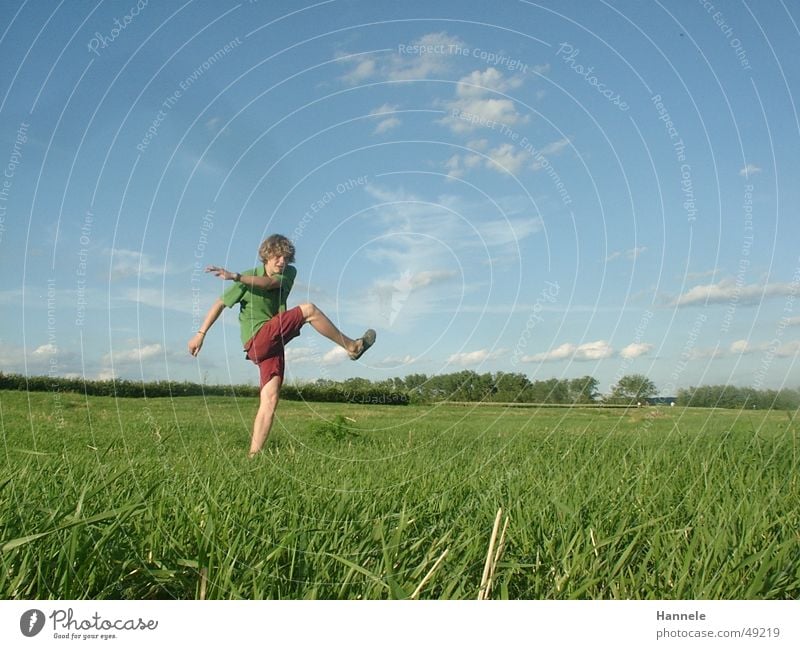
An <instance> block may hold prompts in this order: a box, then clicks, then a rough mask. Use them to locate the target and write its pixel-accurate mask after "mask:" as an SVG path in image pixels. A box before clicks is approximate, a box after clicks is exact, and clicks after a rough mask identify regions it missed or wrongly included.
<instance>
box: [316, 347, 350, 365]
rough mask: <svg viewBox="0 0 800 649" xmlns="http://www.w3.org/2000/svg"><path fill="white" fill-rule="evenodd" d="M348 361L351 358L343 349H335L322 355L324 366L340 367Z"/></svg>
mask: <svg viewBox="0 0 800 649" xmlns="http://www.w3.org/2000/svg"><path fill="white" fill-rule="evenodd" d="M347 360H350V357H349V356H348V355H347V352H346V351H345V350H344V348H342V347H334V348H332V349H331V350H330V351H327V352H325V353H324V354H323V355H322V364H323V365H339V364H340V363H343V362H344V361H347Z"/></svg>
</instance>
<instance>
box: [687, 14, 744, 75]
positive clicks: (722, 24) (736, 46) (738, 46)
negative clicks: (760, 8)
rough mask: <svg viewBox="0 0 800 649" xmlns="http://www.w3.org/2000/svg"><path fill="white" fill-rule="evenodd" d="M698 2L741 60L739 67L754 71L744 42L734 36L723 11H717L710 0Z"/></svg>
mask: <svg viewBox="0 0 800 649" xmlns="http://www.w3.org/2000/svg"><path fill="white" fill-rule="evenodd" d="M698 2H699V4H700V6H701V7H703V9H705V10H706V13H707V14H708V15H709V16H711V20H713V21H714V23H715V24H716V25H717V27H718V28H719V31H721V32H722V34H723V36H725V38H726V40H727V41H728V46H729V47H730V48H731V49H732V50H733V51H734V52H735V53H736V58H737V59H738V60H739V65H741V66H742V69H743V70H752V69H753V68H752V66H751V65H750V60H749V59H748V58H747V50H746V49H745V48H744V46H743V45H742V41H741V40H740V39H739V38H737V37H736V36H735V35H734V31H733V27H732V26H731V25H730V24H729V23H728V21H727V20H726V19H725V15H724V14H723V13H722V12H721V11H717V8H716V7H715V6H714V3H712V2H710V0H698Z"/></svg>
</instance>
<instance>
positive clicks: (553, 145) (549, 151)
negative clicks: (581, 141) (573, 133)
mask: <svg viewBox="0 0 800 649" xmlns="http://www.w3.org/2000/svg"><path fill="white" fill-rule="evenodd" d="M569 145H570V139H569V138H566V137H564V138H561V139H560V140H556V141H555V142H550V143H549V144H545V145H544V146H543V147H542V148H541V149H539V151H540V152H541V154H542V155H558V154H559V153H561V152H562V151H563V150H564V149H566V148H567V147H569Z"/></svg>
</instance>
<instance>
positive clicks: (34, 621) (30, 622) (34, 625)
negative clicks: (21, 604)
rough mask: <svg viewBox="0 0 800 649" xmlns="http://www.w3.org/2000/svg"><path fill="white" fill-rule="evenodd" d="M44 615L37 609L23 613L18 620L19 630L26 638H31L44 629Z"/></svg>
mask: <svg viewBox="0 0 800 649" xmlns="http://www.w3.org/2000/svg"><path fill="white" fill-rule="evenodd" d="M44 623H45V617H44V613H43V612H42V611H40V610H39V609H38V608H32V609H29V610H27V611H25V612H24V613H23V614H22V615H21V616H20V618H19V630H20V632H21V633H22V635H24V636H25V637H26V638H33V637H34V636H36V635H38V634H39V633H40V632H41V630H42V629H43V628H44Z"/></svg>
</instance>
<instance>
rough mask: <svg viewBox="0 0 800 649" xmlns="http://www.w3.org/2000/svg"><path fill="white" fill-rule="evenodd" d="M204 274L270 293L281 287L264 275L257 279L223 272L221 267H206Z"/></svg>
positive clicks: (254, 276) (278, 282)
mask: <svg viewBox="0 0 800 649" xmlns="http://www.w3.org/2000/svg"><path fill="white" fill-rule="evenodd" d="M206 272H207V273H214V275H216V276H217V277H221V278H222V279H231V280H233V281H235V282H241V283H242V284H244V285H245V286H249V287H250V288H259V289H261V290H262V291H271V290H272V289H274V288H278V287H279V286H280V285H281V282H280V280H277V279H273V278H272V277H267V276H266V275H265V276H264V277H258V276H256V275H240V274H239V273H232V272H231V271H229V270H225V269H224V268H222V266H207V267H206Z"/></svg>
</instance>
